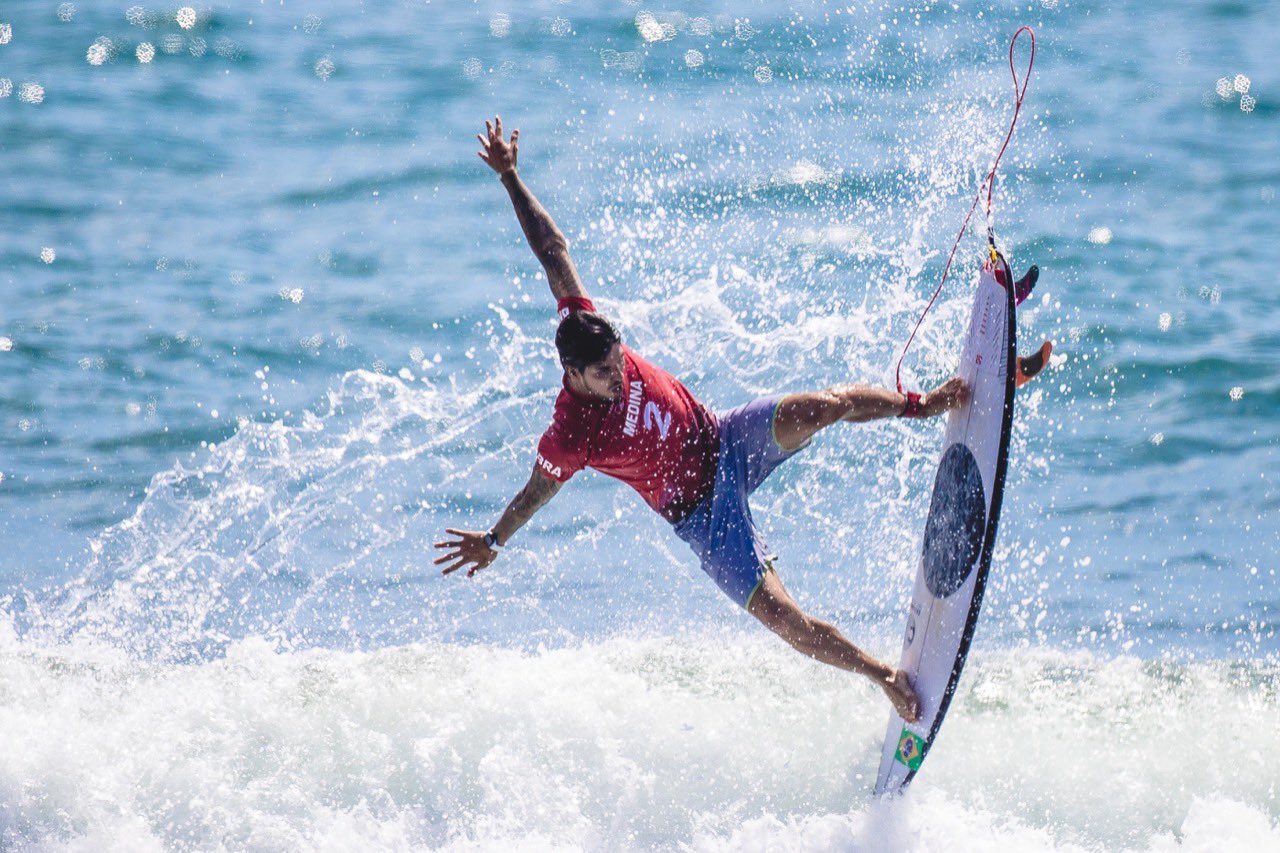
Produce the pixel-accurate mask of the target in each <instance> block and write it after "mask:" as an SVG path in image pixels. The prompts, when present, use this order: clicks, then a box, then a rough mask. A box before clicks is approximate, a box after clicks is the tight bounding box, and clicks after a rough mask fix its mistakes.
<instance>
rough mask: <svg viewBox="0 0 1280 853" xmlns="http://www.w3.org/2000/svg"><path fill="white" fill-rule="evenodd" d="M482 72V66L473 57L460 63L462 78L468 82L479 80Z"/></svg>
mask: <svg viewBox="0 0 1280 853" xmlns="http://www.w3.org/2000/svg"><path fill="white" fill-rule="evenodd" d="M483 71H484V65H483V64H481V62H480V60H479V59H477V58H476V57H474V56H473V57H471V58H470V59H468V60H466V61H465V62H463V63H462V76H463V77H466V78H467V79H468V80H476V79H479V77H480V74H481V72H483Z"/></svg>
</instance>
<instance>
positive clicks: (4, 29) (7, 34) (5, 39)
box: [0, 24, 13, 44]
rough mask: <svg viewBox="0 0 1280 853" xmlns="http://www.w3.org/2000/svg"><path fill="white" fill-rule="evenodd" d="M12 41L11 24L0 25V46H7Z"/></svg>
mask: <svg viewBox="0 0 1280 853" xmlns="http://www.w3.org/2000/svg"><path fill="white" fill-rule="evenodd" d="M12 39H13V24H0V44H8V43H9V42H10V40H12Z"/></svg>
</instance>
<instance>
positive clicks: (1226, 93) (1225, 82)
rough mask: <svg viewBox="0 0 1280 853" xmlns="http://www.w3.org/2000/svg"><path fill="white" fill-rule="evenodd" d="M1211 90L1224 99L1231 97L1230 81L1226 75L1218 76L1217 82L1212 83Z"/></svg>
mask: <svg viewBox="0 0 1280 853" xmlns="http://www.w3.org/2000/svg"><path fill="white" fill-rule="evenodd" d="M1213 90H1214V91H1215V92H1217V93H1218V97H1219V98H1222V99H1223V100H1224V101H1225V100H1226V99H1227V98H1230V97H1231V92H1232V89H1231V81H1230V80H1229V79H1227V78H1226V77H1219V78H1218V82H1217V83H1216V84H1214V87H1213Z"/></svg>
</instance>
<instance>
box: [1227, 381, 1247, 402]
mask: <svg viewBox="0 0 1280 853" xmlns="http://www.w3.org/2000/svg"><path fill="white" fill-rule="evenodd" d="M1227 396H1228V397H1230V398H1231V400H1232V402H1239V401H1240V399H1241V398H1243V397H1244V388H1242V387H1240V386H1239V385H1237V386H1236V387H1234V388H1232V389H1231V390H1230V391H1228V392H1227Z"/></svg>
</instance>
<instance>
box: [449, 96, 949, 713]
mask: <svg viewBox="0 0 1280 853" xmlns="http://www.w3.org/2000/svg"><path fill="white" fill-rule="evenodd" d="M485 128H486V131H487V133H486V134H485V135H483V136H478V137H477V138H478V139H479V140H480V145H481V146H482V150H481V151H480V152H479V155H480V159H482V160H484V162H485V163H487V164H488V165H489V167H490V168H491V169H493V171H495V172H496V173H497V174H498V177H499V178H500V179H501V181H502V184H503V186H505V187H506V188H507V193H508V194H509V195H510V196H511V203H512V204H513V205H514V207H515V211H516V217H517V218H518V219H519V220H520V226H521V227H522V228H523V229H524V234H525V237H526V238H527V239H528V241H529V246H530V247H531V248H532V249H533V252H534V254H535V255H537V257H538V260H539V261H541V262H542V266H543V269H545V270H546V273H547V281H548V283H549V284H550V285H551V293H552V295H554V296H555V298H556V300H557V308H558V310H559V313H560V326H559V328H558V329H557V330H556V350H557V351H558V352H559V354H560V363H561V365H562V366H563V367H564V389H563V390H562V391H561V392H560V396H559V397H558V398H557V399H556V405H555V413H554V415H553V416H552V421H551V426H550V427H549V428H548V429H547V431H546V433H544V434H543V436H542V440H541V441H540V442H539V443H538V458H537V462H536V464H535V465H534V467H533V474H532V476H530V477H529V482H528V483H526V484H525V486H524V488H523V489H521V490H520V492H519V494H517V495H516V496H515V498H514V499H513V500H512V501H511V503H510V504H509V505H508V506H507V508H506V510H505V511H504V512H503V513H502V516H501V518H499V519H498V521H497V523H496V524H495V525H494V526H493V528H492V529H490V530H488V531H470V530H456V529H454V528H447V530H446V532H447V533H449V534H451V535H453V536H455V537H457V538H456V539H452V540H449V541H445V542H437V543H436V547H437V548H444V549H446V553H445V555H444V556H442V557H440V558H438V559H437V560H436V561H435V562H436V564H437V565H439V564H447V565H446V566H445V567H444V569H443V573H444V574H449V573H450V572H454V571H456V570H458V569H460V568H463V567H468V569H467V576H468V577H470V576H472V575H474V574H475V573H476V572H478V571H480V570H481V569H483V568H485V567H486V566H488V565H489V564H490V563H492V562H493V561H494V559H495V558H496V557H497V556H498V550H499V549H500V548H501V547H502V546H503V545H505V544H506V543H507V540H508V539H510V538H511V536H512V535H513V534H514V533H515V532H516V531H517V530H519V529H520V527H522V526H523V525H524V524H525V522H527V521H528V520H529V519H530V518H532V517H533V514H534V513H535V512H537V511H538V510H539V509H540V508H541V507H543V506H544V505H545V504H546V503H547V501H549V500H551V498H553V497H554V496H555V495H556V493H557V492H559V491H560V487H561V486H562V485H563V484H564V483H565V482H566V481H567V480H568V479H569V478H570V477H572V476H573V475H574V473H575V472H577V471H580V470H581V469H583V468H585V467H591V468H595V469H596V470H597V471H601V472H603V473H605V474H608V475H610V476H612V477H616V478H618V479H619V480H622V481H623V482H625V483H627V484H628V485H630V486H631V487H633V488H634V489H635V490H636V491H638V492H639V493H640V496H641V497H643V498H644V500H645V503H647V504H648V505H649V506H651V507H652V508H653V509H654V510H655V511H656V512H657V513H658V514H659V515H661V516H662V517H663V518H665V519H666V520H667V521H668V522H670V523H671V524H672V526H673V528H674V530H675V532H676V535H677V536H679V537H680V538H681V539H683V540H684V541H685V542H687V543H688V544H689V546H690V547H691V548H692V549H693V552H694V553H695V554H697V555H698V558H699V560H700V562H701V564H702V569H703V571H705V572H706V573H707V574H708V575H710V576H711V578H712V579H713V580H714V581H715V582H716V584H717V585H718V586H719V587H720V588H721V589H722V590H724V592H725V594H726V595H728V596H729V597H730V598H732V599H733V600H734V601H735V602H737V603H738V604H739V605H740V606H742V607H744V608H745V609H746V610H747V612H748V613H750V614H751V615H752V616H754V617H756V618H757V619H759V620H760V621H761V622H763V623H764V624H765V625H766V626H767V627H768V628H769V629H770V630H772V631H773V632H774V633H776V634H778V635H779V636H780V637H782V638H783V639H784V640H786V641H787V642H788V643H789V644H790V645H791V646H793V647H794V648H796V649H797V650H798V651H800V652H803V653H804V654H806V655H809V656H810V657H812V658H815V659H816V660H819V661H822V662H823V663H827V664H831V665H832V666H836V667H840V668H841V669H845V670H849V671H851V672H857V673H860V674H862V675H865V676H867V677H868V678H870V679H871V680H872V681H874V682H875V683H876V684H878V685H879V686H880V687H881V688H882V689H883V690H884V692H885V694H886V695H887V696H888V697H889V700H890V701H891V702H892V703H893V706H894V708H896V709H897V711H898V713H899V714H901V715H902V717H903V719H905V720H908V721H914V720H915V719H916V718H917V717H918V716H919V703H918V701H917V699H916V695H915V691H914V690H913V689H912V687H911V684H910V683H909V682H908V679H907V676H906V674H905V673H903V672H902V671H900V670H897V669H895V668H894V667H892V666H890V665H889V664H887V663H883V662H881V661H878V660H876V659H875V658H873V657H871V656H870V655H868V654H866V653H865V652H863V651H862V650H860V649H859V648H858V647H857V646H855V645H853V643H851V642H849V641H848V640H847V639H845V637H844V636H843V635H842V634H841V633H840V632H839V631H838V630H836V628H835V627H834V626H832V625H830V624H828V623H826V622H824V621H822V620H820V619H815V618H814V617H812V616H809V615H807V614H805V613H804V612H803V611H802V610H800V608H799V607H798V606H797V605H796V603H795V601H794V600H792V598H791V596H790V595H789V594H788V593H787V591H786V589H785V588H784V587H783V585H782V581H781V580H780V579H779V578H778V574H777V572H776V571H774V568H773V560H774V558H773V555H772V553H771V552H770V551H769V549H768V546H767V545H765V543H764V540H763V538H762V537H761V535H760V533H759V531H757V530H756V527H755V525H754V523H753V522H752V520H751V508H750V506H749V505H748V502H747V498H748V496H749V495H750V494H751V492H753V491H755V489H756V487H757V486H759V485H760V483H762V482H763V481H764V479H765V478H766V477H768V476H769V474H770V473H771V472H772V471H773V470H774V468H776V467H777V466H778V465H780V464H781V463H782V462H783V461H785V460H786V459H788V458H790V457H791V456H792V455H794V454H795V453H797V452H799V451H800V450H802V449H803V448H804V447H805V446H807V445H808V443H809V440H810V438H812V436H813V435H814V433H816V432H818V431H819V430H821V429H823V428H825V427H828V426H830V425H832V424H834V423H836V422H837V421H853V422H861V421H869V420H875V419H878V418H886V417H894V416H900V417H933V416H934V415H938V414H941V413H942V412H945V411H947V410H949V409H953V408H956V407H957V406H960V405H962V404H963V402H964V400H965V397H966V395H967V393H968V391H967V389H966V388H965V386H964V384H963V383H962V382H961V381H960V380H959V379H951V380H950V381H948V382H946V383H945V384H943V385H942V386H940V387H939V388H936V389H934V390H933V391H930V392H929V393H927V394H923V395H917V394H908V395H906V396H905V397H904V396H903V395H902V394H898V393H896V392H894V391H889V390H886V389H882V388H872V387H868V386H864V385H841V386H837V387H834V388H828V389H827V390H825V391H812V392H806V393H800V394H786V395H777V396H773V397H763V398H761V399H758V400H753V401H751V402H750V403H747V404H746V405H744V406H739V407H738V408H736V409H732V410H730V411H728V412H724V413H722V414H720V415H718V416H717V415H716V414H713V413H712V412H710V411H708V410H707V408H706V407H705V406H703V405H702V404H701V403H700V402H698V400H697V399H696V398H695V397H694V396H693V395H692V394H690V393H689V390H688V389H687V388H685V387H684V385H682V384H680V381H679V380H677V379H676V378H675V377H673V376H672V375H671V374H669V373H667V372H666V371H665V370H662V369H661V368H659V367H656V366H654V365H652V364H650V363H649V362H647V361H645V360H644V359H643V358H641V357H640V356H638V355H636V354H635V353H634V352H632V351H631V349H630V348H628V347H627V346H626V345H624V344H623V343H622V341H621V339H620V338H619V335H618V332H617V330H616V329H614V327H613V326H612V325H611V324H610V323H609V321H608V320H606V319H605V318H604V317H601V316H600V315H599V314H597V313H595V306H594V305H592V303H591V300H590V299H589V298H588V297H587V293H586V291H585V290H584V289H583V287H582V281H581V280H580V279H579V278H578V271H577V270H576V269H575V268H574V265H573V261H572V260H571V259H570V257H569V247H568V244H567V242H566V241H565V238H564V235H563V234H562V233H561V232H560V230H559V229H558V228H557V227H556V225H555V223H554V222H553V221H552V220H551V217H550V215H548V214H547V212H546V211H545V210H544V209H543V208H542V206H541V205H540V204H538V201H537V199H535V198H534V197H533V194H532V193H531V192H529V189H528V188H527V187H526V186H525V185H524V183H523V182H522V181H521V180H520V177H519V175H517V174H516V151H517V145H518V141H519V138H520V131H519V130H515V131H512V133H511V139H510V141H507V140H505V139H504V138H503V135H502V120H501V119H500V118H495V119H494V120H493V122H492V123H491V122H488V121H486V122H485Z"/></svg>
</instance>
